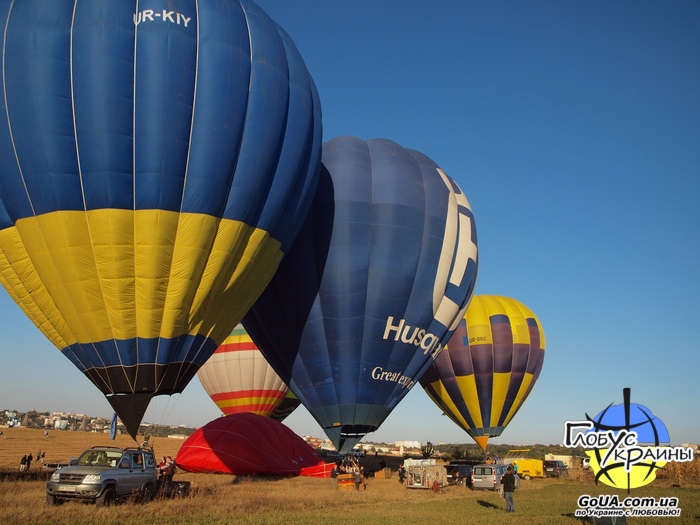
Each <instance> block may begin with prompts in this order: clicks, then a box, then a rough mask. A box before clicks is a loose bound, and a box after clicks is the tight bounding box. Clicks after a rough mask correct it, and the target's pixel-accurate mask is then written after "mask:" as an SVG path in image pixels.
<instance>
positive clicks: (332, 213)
mask: <svg viewBox="0 0 700 525" xmlns="http://www.w3.org/2000/svg"><path fill="white" fill-rule="evenodd" d="M322 164H323V166H322V169H321V175H320V178H319V184H318V188H317V191H316V196H315V197H314V203H313V205H312V209H311V211H310V213H309V216H308V217H307V219H306V221H305V223H304V226H302V229H301V230H300V233H299V235H298V236H297V238H296V240H295V241H294V245H293V247H292V249H291V250H290V252H289V254H288V255H287V256H286V257H285V259H284V260H283V262H282V264H281V265H280V268H279V270H278V273H277V274H275V277H274V278H273V280H272V281H271V283H270V285H269V286H268V287H267V288H266V290H265V292H263V294H262V295H261V297H260V299H259V300H258V301H257V302H256V303H255V304H254V305H253V307H252V308H251V310H250V312H249V313H248V314H246V316H245V317H244V319H243V325H244V326H245V328H246V330H248V332H249V333H250V334H251V336H252V338H253V340H254V341H255V342H256V343H257V345H258V347H259V348H260V350H261V352H262V353H263V354H264V355H265V357H266V358H267V360H268V362H269V363H270V364H271V365H272V367H273V368H274V369H275V370H276V371H277V373H278V374H279V375H280V376H281V377H282V379H283V380H284V381H285V383H286V384H287V385H288V386H289V387H290V389H291V390H292V391H293V392H294V393H295V394H296V396H297V397H298V398H299V400H300V401H301V402H302V404H303V405H304V406H305V407H306V408H307V409H308V410H309V412H310V413H311V414H312V415H313V417H314V418H315V419H316V421H317V422H318V423H319V424H320V425H321V427H322V428H323V430H324V431H325V433H326V434H327V435H328V437H329V438H330V439H331V441H332V442H333V443H334V444H335V446H336V447H337V448H338V450H340V451H342V452H346V451H348V450H350V449H351V448H352V447H353V445H354V444H355V443H356V442H357V441H359V440H360V439H361V438H362V437H363V436H364V435H365V434H366V433H368V432H373V431H374V430H376V429H377V428H378V427H379V426H380V425H381V423H382V422H383V421H384V420H385V419H386V417H387V416H388V415H389V413H390V412H391V411H392V409H393V408H394V407H395V406H396V405H397V404H398V403H399V401H400V400H401V399H402V398H403V397H404V396H405V395H406V394H407V393H408V391H409V390H410V389H411V388H412V387H413V386H414V385H415V384H416V383H417V381H418V378H419V377H420V376H421V374H422V373H423V371H424V370H425V369H426V368H427V367H428V366H429V365H430V363H431V362H432V360H433V358H434V356H435V355H436V354H437V353H438V352H439V351H440V349H441V348H442V345H443V344H444V342H445V341H446V340H447V338H448V337H449V335H450V333H451V332H452V330H454V328H455V327H456V325H457V322H459V319H461V318H462V315H463V313H464V311H465V309H466V307H467V304H468V302H469V298H470V297H471V294H472V291H473V288H474V284H475V281H476V275H477V266H478V265H477V244H476V228H475V225H474V218H473V215H472V211H471V209H470V207H469V202H468V201H467V197H466V196H465V194H464V193H463V192H462V190H461V189H460V188H459V187H458V186H457V184H456V183H455V182H454V181H453V180H452V179H451V178H450V177H448V176H447V175H446V174H445V173H444V172H443V171H442V170H441V169H440V168H439V167H438V166H437V165H436V164H435V163H434V162H433V161H432V160H430V159H429V158H428V157H426V156H425V155H423V154H421V153H419V152H417V151H414V150H409V149H405V148H403V147H401V146H400V145H398V144H396V143H395V142H392V141H390V140H383V139H375V140H369V141H366V142H365V141H363V140H360V139H358V138H355V137H338V138H336V139H333V140H331V141H329V142H327V143H325V144H324V145H323V155H322Z"/></svg>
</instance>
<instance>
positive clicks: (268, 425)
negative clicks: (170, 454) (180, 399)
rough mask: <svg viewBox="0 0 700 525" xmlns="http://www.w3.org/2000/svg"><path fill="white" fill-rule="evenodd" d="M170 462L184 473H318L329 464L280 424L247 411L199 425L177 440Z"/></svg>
mask: <svg viewBox="0 0 700 525" xmlns="http://www.w3.org/2000/svg"><path fill="white" fill-rule="evenodd" d="M175 463H176V464H177V466H178V467H180V468H181V469H182V470H185V471H187V472H205V473H218V474H236V475H238V476H250V475H255V474H263V475H272V476H314V477H323V478H325V477H330V472H331V469H332V468H333V466H334V464H333V463H326V462H325V461H324V459H323V457H322V456H321V455H320V454H319V453H318V452H316V451H315V450H314V449H313V448H311V446H309V445H308V444H307V443H306V441H304V440H303V439H302V438H300V437H299V436H297V435H296V434H295V433H294V432H292V431H291V430H290V429H289V428H287V427H286V426H285V425H283V424H282V423H278V422H277V421H275V420H274V419H270V418H269V417H265V416H260V415H258V414H253V413H251V412H243V413H239V414H231V415H229V416H225V417H221V418H218V419H215V420H214V421H210V422H209V423H207V424H206V425H204V426H203V427H202V428H200V429H198V430H197V431H196V432H195V433H194V434H192V435H191V436H190V437H189V438H187V440H186V441H185V442H184V443H183V444H182V447H181V448H180V452H178V454H177V458H176V459H175Z"/></svg>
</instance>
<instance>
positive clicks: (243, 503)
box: [0, 429, 700, 525]
mask: <svg viewBox="0 0 700 525" xmlns="http://www.w3.org/2000/svg"><path fill="white" fill-rule="evenodd" d="M2 430H3V431H4V433H5V439H2V438H0V470H1V471H2V472H3V476H2V478H0V524H3V525H4V524H47V525H48V524H54V523H57V524H80V523H99V524H100V525H110V524H115V525H116V524H126V525H130V524H134V525H136V524H189V523H194V524H224V523H236V524H265V525H276V524H279V525H294V524H303V525H332V524H365V523H366V524H368V525H381V524H391V525H397V524H402V525H405V524H440V525H442V524H446V525H450V524H460V525H464V524H469V523H474V524H479V525H490V524H493V525H496V524H499V525H500V524H502V523H504V524H508V523H527V524H542V525H546V524H566V523H573V524H576V523H578V524H581V523H583V522H582V521H581V520H579V519H577V518H574V511H575V509H576V508H577V504H576V501H577V499H578V497H579V496H580V495H582V494H590V495H596V494H618V496H620V498H623V497H624V496H626V493H625V492H623V491H615V490H613V489H611V488H610V487H606V486H604V485H595V484H594V483H593V480H592V476H591V475H590V474H589V473H583V472H574V473H572V476H571V477H570V478H569V479H563V480H553V479H548V480H535V479H533V480H529V481H527V482H526V481H523V482H522V488H521V489H520V490H518V491H517V492H516V495H515V502H516V513H515V514H506V513H505V511H504V507H505V505H504V502H503V500H502V499H500V498H499V497H498V495H497V494H496V493H491V492H476V491H471V490H469V489H465V488H462V487H447V488H446V489H444V490H443V492H442V493H439V494H436V493H433V492H432V491H429V490H416V489H406V488H404V487H403V486H402V485H400V484H399V482H398V479H397V477H396V475H394V476H393V477H392V478H390V479H371V480H369V481H368V484H367V490H366V491H361V492H355V491H349V492H345V491H342V492H341V491H337V490H336V489H335V487H334V485H333V483H332V481H331V480H329V479H310V478H301V477H299V478H236V477H235V476H224V475H204V474H188V473H184V472H179V473H178V474H177V475H176V477H175V479H176V480H177V479H179V480H188V481H191V482H192V486H193V489H192V494H191V496H190V497H189V498H186V499H173V500H165V499H156V500H154V501H151V502H149V503H146V504H137V503H124V504H121V505H117V506H115V507H110V508H107V509H97V508H96V507H95V506H94V505H88V504H80V503H66V504H65V505H61V506H58V507H47V506H46V505H45V501H44V500H45V491H44V490H45V489H44V488H45V479H46V472H45V471H44V469H43V466H42V465H41V464H37V463H36V462H35V463H33V464H32V467H31V472H30V473H29V475H20V474H19V472H18V470H19V460H20V458H21V457H22V455H24V454H27V453H29V452H31V453H32V455H36V453H37V451H38V450H39V449H41V450H45V451H46V462H65V461H66V460H67V459H68V458H69V457H71V456H77V455H78V454H80V452H82V451H83V450H84V449H85V448H88V447H90V446H93V445H117V446H132V445H134V444H135V443H134V442H133V441H132V440H131V438H130V437H128V436H117V439H116V440H115V441H110V440H109V436H108V435H106V434H90V433H83V432H71V431H60V432H59V431H51V432H50V433H49V437H48V438H44V434H43V431H42V430H32V429H2ZM181 445H182V441H181V440H176V439H166V438H157V439H155V442H154V446H155V452H156V455H157V456H159V457H160V456H163V455H172V456H175V455H176V454H177V451H178V449H179V447H180V446H181ZM373 459H374V458H368V459H367V461H371V460H373ZM696 461H698V460H696ZM694 468H695V467H694ZM677 482H678V480H677V479H662V480H658V481H656V482H654V483H652V484H651V485H648V486H646V487H643V488H641V489H636V490H635V491H634V492H633V495H634V496H653V497H655V498H660V497H670V496H675V497H678V498H679V501H680V502H679V506H680V508H681V509H682V514H681V516H680V517H679V518H666V519H658V518H631V519H630V520H629V523H640V524H645V525H647V524H648V525H651V524H654V523H672V524H674V525H680V524H696V523H699V522H700V485H699V484H698V483H694V482H688V481H687V480H684V481H683V482H682V483H681V484H680V485H681V486H680V487H678V486H674V484H677Z"/></svg>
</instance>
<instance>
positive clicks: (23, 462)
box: [19, 449, 46, 472]
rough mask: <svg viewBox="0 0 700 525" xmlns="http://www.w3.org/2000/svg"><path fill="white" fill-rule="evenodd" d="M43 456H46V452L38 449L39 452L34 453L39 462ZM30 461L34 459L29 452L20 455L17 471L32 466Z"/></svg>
mask: <svg viewBox="0 0 700 525" xmlns="http://www.w3.org/2000/svg"><path fill="white" fill-rule="evenodd" d="M45 456H46V452H44V451H42V450H41V449H39V452H37V453H36V460H37V461H38V462H40V463H43V462H44V457H45ZM32 461H34V456H33V455H32V453H31V452H30V453H29V454H25V455H24V456H22V459H20V460H19V471H20V472H26V471H28V470H29V469H30V468H31V466H32Z"/></svg>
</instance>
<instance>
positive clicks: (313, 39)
mask: <svg viewBox="0 0 700 525" xmlns="http://www.w3.org/2000/svg"><path fill="white" fill-rule="evenodd" d="M258 3H259V4H260V5H261V6H262V7H263V9H265V10H266V11H267V13H268V14H269V15H270V16H271V17H272V18H273V19H274V20H275V21H277V22H278V23H279V24H280V25H281V26H282V27H283V28H284V29H285V30H286V31H287V32H288V33H289V34H290V35H291V37H292V39H293V40H294V42H295V43H296V44H297V47H298V48H299V50H300V52H301V54H302V56H303V57H304V59H305V61H306V64H307V67H308V68H309V70H310V72H311V74H312V76H313V78H314V80H315V81H316V84H317V86H318V89H319V94H320V97H321V103H322V106H323V126H324V140H329V139H331V138H333V137H336V136H339V135H355V136H357V137H360V138H362V139H370V138H387V139H391V140H394V141H395V142H398V143H399V144H401V145H402V146H404V147H409V148H412V149H416V150H419V151H421V152H423V153H425V154H426V155H428V156H429V157H431V158H432V159H433V160H434V161H435V162H436V163H438V164H439V165H440V166H441V167H442V168H443V169H444V170H445V172H447V173H448V174H449V175H450V176H451V177H453V178H454V179H455V180H456V181H457V182H458V183H459V185H460V186H461V187H462V189H463V190H464V191H465V192H466V194H467V196H468V198H469V201H470V203H471V205H472V209H473V211H474V215H475V220H476V223H477V230H478V236H479V250H480V258H481V267H480V272H479V278H478V283H477V287H476V293H477V294H498V295H506V296H509V297H513V298H515V299H518V300H519V301H521V302H523V303H524V304H526V305H527V306H529V307H530V308H531V309H532V310H533V311H534V312H535V313H536V314H537V316H538V317H539V319H540V321H541V323H542V325H543V327H544V330H545V334H546V337H547V347H546V353H545V361H544V367H543V370H542V374H541V376H540V379H539V381H538V383H537V385H536V387H535V389H534V391H533V392H532V394H531V395H530V398H529V399H528V400H527V401H526V403H525V404H524V406H523V408H522V409H521V410H520V412H519V413H518V414H517V415H516V416H515V419H514V420H513V421H512V423H511V424H510V425H509V426H508V427H507V428H506V430H505V431H504V433H503V435H502V436H501V437H500V438H495V439H492V440H491V442H492V443H510V444H532V443H545V444H547V443H561V442H562V438H563V429H564V422H565V421H566V420H573V419H582V418H584V417H585V414H586V413H588V414H589V415H591V416H593V415H595V414H597V413H598V412H599V411H600V410H602V409H603V408H605V407H606V406H607V405H609V404H611V403H615V404H619V403H622V389H623V388H624V387H630V388H631V390H632V402H633V403H639V404H642V405H644V406H646V407H648V408H649V409H650V410H651V411H652V412H653V413H654V415H656V416H657V417H658V418H660V419H661V420H662V421H663V422H664V423H665V424H666V426H667V428H668V431H669V434H670V436H671V441H672V442H673V443H674V444H675V443H685V442H695V443H697V442H700V418H698V409H697V407H696V406H695V404H694V403H695V401H696V400H697V398H698V394H697V381H698V379H697V376H698V371H699V369H700V367H699V366H698V351H699V350H700V344H699V343H698V337H697V335H696V334H697V330H698V329H697V326H698V317H699V315H698V314H700V307H698V304H699V303H698V297H700V278H699V277H698V268H699V265H698V259H699V258H700V206H699V205H698V202H697V201H698V198H699V197H700V3H698V2H694V1H673V2H663V1H656V2H648V1H616V2H605V1H588V2H571V1H568V2H564V1H549V2H537V1H533V2H519V1H513V2H505V1H497V2H472V1H468V2H467V1H465V2H456V1H440V0H438V1H435V2H430V3H428V2H422V1H415V0H403V1H394V0H391V1H387V0H373V1H370V0H354V1H352V2H349V1H332V2H329V1H327V0H265V1H262V0H261V1H259V2H258ZM428 4H430V5H428ZM0 312H1V313H2V315H1V316H0V330H2V333H3V334H4V337H3V341H2V344H1V347H0V348H2V351H1V352H0V370H2V379H0V407H8V408H9V407H14V408H17V409H19V410H27V409H31V408H37V409H40V410H70V411H75V412H86V413H89V414H91V415H104V416H109V415H111V408H110V407H109V404H108V403H107V401H106V400H104V398H103V397H102V395H101V394H100V393H99V392H98V391H97V389H96V388H95V387H94V386H92V384H91V383H90V382H89V381H88V380H87V378H85V377H84V376H83V375H82V374H81V373H80V372H78V370H77V369H75V368H74V367H73V365H72V364H71V363H70V362H69V361H68V360H67V359H66V358H64V357H63V356H62V355H61V354H60V353H59V351H58V350H57V349H55V348H54V347H53V346H52V345H51V344H50V343H49V342H48V341H47V340H46V339H45V338H44V337H43V335H41V333H40V332H39V331H38V330H37V329H36V328H34V326H33V325H32V324H31V323H30V322H29V321H28V320H27V319H26V318H25V317H24V314H23V313H22V312H21V311H20V310H19V308H18V307H17V306H15V305H14V303H13V302H12V300H11V299H10V298H9V296H7V294H6V293H2V294H0ZM218 414H219V412H218V409H217V408H216V406H215V405H214V404H213V403H212V402H211V401H210V400H209V399H208V397H207V396H206V394H205V393H204V392H203V390H202V388H201V386H200V385H199V383H198V381H197V380H196V379H195V380H194V381H193V382H192V383H191V384H190V386H189V387H188V388H187V389H186V390H185V392H184V393H183V394H182V395H180V396H174V397H173V398H156V399H155V401H154V402H153V403H152V406H151V408H149V410H148V412H147V414H146V420H148V421H153V422H158V423H169V424H180V423H183V424H190V425H202V424H204V423H206V422H207V421H209V420H211V419H213V418H215V417H217V416H218ZM285 423H287V424H288V425H289V426H290V427H291V428H292V429H293V430H294V431H295V432H297V433H298V434H301V435H316V436H322V435H323V432H322V431H321V429H320V428H319V426H318V425H317V424H316V423H315V421H314V420H313V419H312V418H311V416H310V415H308V413H307V412H306V411H305V410H304V409H302V408H300V409H298V410H297V411H296V412H295V413H294V414H293V415H292V416H290V418H289V419H288V420H287V421H286V422H285ZM398 439H407V440H420V441H423V442H425V441H428V440H430V441H432V442H439V441H446V442H461V443H471V442H472V440H471V438H470V437H469V436H468V435H467V434H466V433H465V432H464V431H462V430H461V429H459V428H458V427H457V426H456V425H455V424H454V423H452V422H451V421H449V420H448V419H447V418H446V417H443V416H441V415H440V410H439V409H438V408H437V407H436V406H435V405H434V404H433V403H432V401H430V400H429V399H428V397H427V395H426V394H425V393H424V392H423V390H422V389H421V388H420V386H417V387H416V388H414V390H413V391H412V392H411V393H410V394H409V395H408V396H407V397H406V398H405V399H404V400H403V401H402V402H401V403H400V404H399V406H398V407H397V408H396V409H395V410H394V411H393V413H392V414H391V415H390V416H389V418H388V419H387V420H386V421H385V422H384V424H383V425H382V427H381V428H380V429H379V430H378V431H377V432H375V433H373V434H370V435H369V436H368V437H367V438H366V440H369V441H394V440H398Z"/></svg>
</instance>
